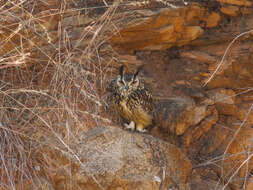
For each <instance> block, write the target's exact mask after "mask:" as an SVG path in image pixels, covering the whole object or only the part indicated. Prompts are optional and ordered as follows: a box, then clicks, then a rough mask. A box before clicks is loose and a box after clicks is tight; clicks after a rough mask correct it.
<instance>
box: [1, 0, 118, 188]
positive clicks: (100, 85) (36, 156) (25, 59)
mask: <svg viewBox="0 0 253 190" xmlns="http://www.w3.org/2000/svg"><path fill="white" fill-rule="evenodd" d="M117 6H118V4H117V2H116V3H115V4H113V5H112V6H110V7H106V9H105V10H104V13H103V14H102V16H100V17H98V18H97V19H94V21H92V22H86V20H85V19H86V17H87V14H94V9H89V8H88V7H87V5H86V6H85V3H83V2H81V1H78V2H77V1H75V2H74V1H57V2H54V1H36V0H34V1H28V0H22V1H14V0H12V1H7V0H6V1H1V3H0V15H1V18H0V20H1V22H2V23H4V25H2V24H1V26H0V100H1V101H0V109H1V110H0V118H1V119H0V173H1V176H0V181H1V182H0V189H1V188H11V189H16V184H17V183H18V184H25V182H27V181H32V180H33V177H34V176H39V175H41V174H43V175H45V177H47V178H50V175H53V173H55V172H57V171H56V170H55V169H56V168H57V167H60V166H57V163H56V162H55V160H53V158H52V157H51V156H52V155H50V150H53V151H59V152H65V153H66V152H67V153H68V154H70V155H72V156H74V157H75V156H76V155H75V152H74V151H73V150H72V148H71V147H72V146H73V145H74V144H76V143H78V142H79V140H80V138H81V137H82V136H83V135H85V133H86V132H87V131H88V130H89V129H90V128H93V127H96V126H100V125H102V124H105V123H107V124H108V123H110V122H111V118H109V117H106V116H103V115H102V114H101V111H103V110H104V109H105V107H106V106H105V105H106V103H105V102H106V96H107V95H106V93H105V92H106V91H105V85H106V84H107V81H108V76H109V77H110V72H109V71H110V70H111V69H110V68H111V65H112V63H113V62H114V61H115V60H114V59H115V58H114V57H113V56H111V55H112V53H113V52H110V54H109V53H108V51H112V50H110V49H105V48H107V46H106V44H105V41H106V39H107V38H108V32H109V31H110V32H111V31H112V28H111V26H113V23H112V17H113V15H114V13H115V11H116V9H117ZM45 7H49V8H50V9H46V10H44V9H45ZM73 7H75V8H73ZM68 18H71V19H70V20H73V19H75V18H76V19H80V20H77V21H76V23H74V24H73V23H72V21H68ZM82 19H83V20H82ZM70 22H71V23H70ZM82 22H83V23H82ZM80 23H82V24H80ZM71 24H73V25H74V26H76V27H77V28H76V29H77V30H78V34H75V33H74V32H73V30H72V29H71V28H69V27H70V25H71ZM114 30H116V28H114ZM102 53H103V56H102V55H101V54H102ZM55 139H57V141H55ZM75 158H76V159H78V157H77V156H76V157H75ZM44 171H46V172H44ZM21 186H22V185H21Z"/></svg>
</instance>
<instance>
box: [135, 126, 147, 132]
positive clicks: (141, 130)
mask: <svg viewBox="0 0 253 190" xmlns="http://www.w3.org/2000/svg"><path fill="white" fill-rule="evenodd" d="M136 131H138V132H140V133H146V132H147V130H146V129H142V128H138V127H137V128H136Z"/></svg>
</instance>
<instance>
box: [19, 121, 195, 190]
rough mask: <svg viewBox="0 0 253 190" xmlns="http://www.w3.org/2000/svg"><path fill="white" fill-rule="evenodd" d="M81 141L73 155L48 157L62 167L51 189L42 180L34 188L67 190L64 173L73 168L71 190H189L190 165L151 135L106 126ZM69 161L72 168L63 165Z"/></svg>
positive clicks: (60, 154)
mask: <svg viewBox="0 0 253 190" xmlns="http://www.w3.org/2000/svg"><path fill="white" fill-rule="evenodd" d="M80 140H81V141H80V142H81V143H80V144H79V146H75V149H74V152H75V153H76V154H75V155H72V156H70V155H66V154H64V153H63V152H58V153H57V154H56V153H55V152H52V153H51V158H50V159H52V160H58V164H60V165H61V167H62V169H61V171H60V168H58V170H59V172H57V173H55V175H54V176H52V177H53V178H54V183H55V185H54V188H52V187H51V186H50V185H49V184H48V183H47V184H46V183H44V179H43V180H42V181H41V183H39V182H40V181H38V182H37V184H41V186H43V187H47V188H48V189H55V190H58V189H59V190H60V189H66V188H67V189H69V188H70V186H69V185H70V184H69V182H68V180H66V178H67V175H66V174H67V173H66V172H67V171H68V170H69V169H70V168H75V169H73V170H72V172H71V173H72V174H71V179H70V180H71V181H74V182H75V183H73V184H72V188H70V189H79V188H81V189H89V190H93V189H94V190H95V189H100V188H102V189H106V190H114V189H125V190H128V189H129V190H130V189H140V190H141V189H154V190H155V189H157V190H159V189H170V188H171V189H177V190H188V189H189V190H190V185H189V181H188V180H189V176H190V175H191V171H192V164H191V162H190V160H189V159H188V158H187V157H186V156H185V155H184V154H183V153H182V152H181V151H180V150H179V149H178V148H177V147H176V146H174V145H171V144H169V143H166V142H164V141H161V140H159V139H156V138H154V137H152V136H150V135H142V134H137V133H130V132H128V131H125V130H122V129H119V128H118V127H109V126H107V127H101V128H94V129H92V130H90V131H89V132H88V133H87V134H86V135H85V136H84V138H83V139H80ZM59 158H60V159H59ZM76 158H78V160H77V159H76ZM68 159H70V160H71V163H72V164H71V166H69V163H66V162H64V160H68ZM69 167H70V168H69ZM33 184H34V182H33ZM38 186H39V185H38ZM26 187H27V188H23V189H30V187H32V185H28V186H26Z"/></svg>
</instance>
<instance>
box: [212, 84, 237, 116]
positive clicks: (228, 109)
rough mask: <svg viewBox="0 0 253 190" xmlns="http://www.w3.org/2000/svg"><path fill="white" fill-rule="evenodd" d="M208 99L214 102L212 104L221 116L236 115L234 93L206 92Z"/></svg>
mask: <svg viewBox="0 0 253 190" xmlns="http://www.w3.org/2000/svg"><path fill="white" fill-rule="evenodd" d="M207 94H208V96H209V98H210V99H212V100H213V101H214V104H215V106H216V108H217V110H218V112H219V114H223V115H236V114H237V107H236V105H235V98H236V96H235V92H234V91H233V90H227V89H215V90H210V91H207Z"/></svg>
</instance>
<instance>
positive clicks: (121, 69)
mask: <svg viewBox="0 0 253 190" xmlns="http://www.w3.org/2000/svg"><path fill="white" fill-rule="evenodd" d="M119 74H120V77H121V79H122V78H123V75H124V65H122V66H121V67H120V68H119Z"/></svg>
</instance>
